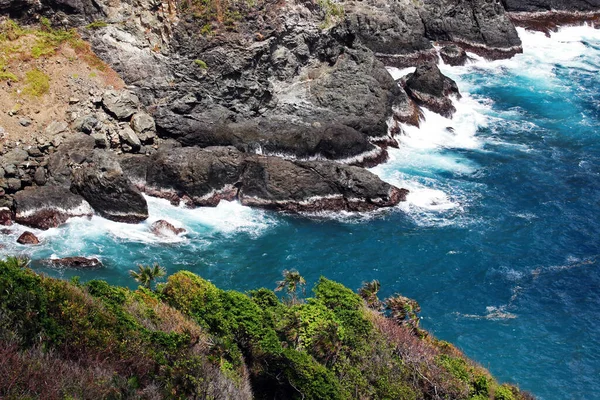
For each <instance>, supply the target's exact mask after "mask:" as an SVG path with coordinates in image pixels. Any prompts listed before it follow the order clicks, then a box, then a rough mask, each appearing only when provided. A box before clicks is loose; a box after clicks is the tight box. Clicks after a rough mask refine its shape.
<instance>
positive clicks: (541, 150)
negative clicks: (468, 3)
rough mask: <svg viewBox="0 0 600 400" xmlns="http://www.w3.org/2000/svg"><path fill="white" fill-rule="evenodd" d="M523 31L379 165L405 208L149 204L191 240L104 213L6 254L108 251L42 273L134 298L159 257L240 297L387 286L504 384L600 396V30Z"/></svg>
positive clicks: (554, 395) (9, 240) (458, 74)
mask: <svg viewBox="0 0 600 400" xmlns="http://www.w3.org/2000/svg"><path fill="white" fill-rule="evenodd" d="M520 33H521V35H522V38H523V40H524V44H525V54H524V55H520V56H517V57H515V58H514V59H512V60H508V61H498V62H493V63H490V62H484V61H477V62H474V63H473V64H471V65H469V66H466V67H460V68H449V67H443V70H444V72H445V73H447V74H448V75H450V76H452V77H454V78H455V79H456V80H457V82H458V84H459V87H460V89H461V91H462V92H463V94H464V97H463V99H462V100H461V101H460V102H458V103H457V108H458V112H457V114H456V115H455V117H454V119H453V120H452V121H449V120H444V119H443V118H441V117H438V116H435V115H432V114H430V113H426V117H427V120H426V121H425V122H424V123H423V124H422V126H421V128H420V129H414V128H407V129H406V135H405V136H403V137H402V138H401V140H402V145H401V148H400V149H398V150H393V151H392V154H391V160H390V162H388V163H386V164H384V165H381V166H379V167H377V168H374V169H373V171H374V172H376V173H377V174H379V175H380V176H381V177H382V178H384V179H386V180H388V181H390V182H392V183H396V184H398V185H403V186H405V187H408V188H409V189H411V195H410V197H409V201H408V202H407V203H406V204H403V205H402V206H401V207H399V208H398V209H396V210H394V211H391V212H385V213H381V214H378V215H374V216H373V215H371V216H360V215H343V216H337V217H335V218H334V217H332V216H314V217H311V218H306V217H292V216H283V215H278V214H273V213H268V212H263V211H257V210H250V209H247V208H244V207H241V206H240V205H238V204H226V203H224V204H221V205H220V206H219V207H218V208H216V209H199V210H192V211H190V210H183V209H179V208H174V207H171V206H169V205H168V203H166V202H163V201H161V200H151V201H150V206H151V215H152V219H153V220H156V219H158V218H167V219H169V220H171V221H173V222H174V223H177V224H180V225H183V226H185V227H186V228H187V229H188V230H189V231H190V233H189V234H188V236H187V237H186V238H185V239H183V240H173V242H172V243H169V242H165V241H163V242H160V241H157V239H156V238H154V237H153V236H152V235H151V234H149V233H147V224H141V225H139V226H135V227H132V226H129V225H123V224H116V223H112V222H109V221H106V220H103V219H100V218H94V219H92V221H87V220H74V221H72V222H70V223H69V224H68V225H66V226H65V227H61V228H59V229H53V230H50V231H47V232H44V233H40V236H41V237H42V238H43V239H44V244H43V245H42V246H39V247H37V248H36V249H35V250H33V251H32V250H31V249H26V248H25V247H20V246H18V245H14V244H13V242H14V239H15V235H16V234H17V233H18V230H19V228H17V231H16V232H15V234H13V235H10V236H5V237H4V238H3V239H2V240H3V241H4V242H6V244H7V247H6V248H5V249H3V250H2V251H3V252H4V253H7V254H8V253H12V252H15V251H16V252H21V251H28V252H30V253H29V254H30V255H31V256H32V257H33V258H42V257H50V256H68V255H96V256H100V257H101V258H102V260H103V261H104V263H105V265H106V268H104V269H101V270H96V271H87V272H84V271H76V272H72V271H63V270H49V269H44V268H41V267H39V266H38V268H39V269H40V270H42V271H44V272H47V273H49V274H51V275H55V276H62V277H69V276H72V275H79V276H81V277H82V279H84V280H87V279H92V278H102V279H107V280H108V281H110V282H111V283H115V284H121V285H128V286H132V287H133V286H134V282H132V281H131V279H130V278H129V277H128V276H127V271H128V270H129V269H132V268H134V267H135V265H136V264H137V263H144V264H148V263H151V262H154V261H157V262H159V263H161V264H162V265H164V266H165V267H167V269H168V271H169V272H170V273H172V272H175V271H176V270H179V269H188V270H191V271H193V272H196V273H198V274H200V275H201V276H203V277H205V278H208V279H210V280H212V281H213V282H214V283H215V284H217V285H219V286H220V287H223V288H232V289H238V290H246V289H252V288H257V287H261V286H266V287H269V288H274V286H275V281H277V280H278V279H279V278H280V275H281V271H282V270H283V269H291V268H296V269H298V270H299V271H300V272H301V273H302V274H303V275H304V276H305V277H306V278H307V280H308V281H309V284H310V285H312V284H313V283H314V282H315V281H316V280H317V279H318V278H319V276H321V275H325V276H327V277H329V278H331V279H335V280H338V281H340V282H342V283H344V284H346V285H347V286H349V287H351V288H354V289H356V288H358V287H359V286H360V284H361V282H363V281H366V280H371V279H379V280H380V281H381V283H382V287H383V290H382V291H383V296H387V295H391V294H393V293H394V292H400V293H402V294H404V295H406V296H409V297H412V298H415V299H416V300H417V301H419V303H420V304H421V306H422V310H423V312H422V316H423V326H424V327H425V328H427V329H429V330H431V331H432V332H433V333H434V334H435V335H436V336H438V337H439V338H441V339H445V340H448V341H450V342H452V343H454V344H456V345H458V346H459V347H460V348H461V349H463V350H464V351H465V353H466V354H467V355H468V356H470V357H472V358H474V359H475V360H477V361H478V362H480V363H481V364H482V365H484V366H486V367H488V368H489V369H490V370H491V372H492V373H493V374H495V376H497V377H498V378H499V379H500V380H501V381H509V382H513V383H517V384H518V385H519V386H520V387H521V388H523V389H526V390H529V391H531V392H532V393H533V394H535V395H536V396H538V397H539V398H541V399H548V400H549V399H600V394H599V393H598V392H597V388H598V387H600V292H599V289H600V269H599V267H600V218H598V215H599V211H600V74H599V73H598V71H599V69H600V32H599V31H595V30H593V29H591V28H569V29H566V30H563V31H561V32H560V33H558V34H555V35H554V36H553V37H552V38H546V37H544V36H543V35H541V34H533V33H526V32H524V31H520ZM395 73H400V72H399V71H395ZM447 126H452V127H453V128H454V129H455V133H451V132H448V131H447V130H445V128H446V127H447ZM34 265H35V264H34Z"/></svg>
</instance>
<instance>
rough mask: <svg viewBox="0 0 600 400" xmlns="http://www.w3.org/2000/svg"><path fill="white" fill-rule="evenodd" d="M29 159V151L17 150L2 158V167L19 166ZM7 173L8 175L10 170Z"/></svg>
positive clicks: (0, 160)
mask: <svg viewBox="0 0 600 400" xmlns="http://www.w3.org/2000/svg"><path fill="white" fill-rule="evenodd" d="M28 158H29V153H27V151H25V150H23V149H20V148H16V149H13V150H11V151H9V152H7V153H6V154H4V155H3V156H2V157H0V165H2V166H3V167H4V166H10V165H19V164H22V163H24V162H25V161H27V159H28ZM5 169H7V168H5ZM6 172H7V174H8V170H7V171H6Z"/></svg>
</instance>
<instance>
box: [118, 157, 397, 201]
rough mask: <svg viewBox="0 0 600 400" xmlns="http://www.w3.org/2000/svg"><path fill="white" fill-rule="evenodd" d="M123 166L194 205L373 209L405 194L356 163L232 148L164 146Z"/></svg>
mask: <svg viewBox="0 0 600 400" xmlns="http://www.w3.org/2000/svg"><path fill="white" fill-rule="evenodd" d="M121 164H122V165H123V169H124V170H125V171H127V173H128V174H129V176H130V178H131V180H132V181H134V182H135V183H136V184H137V185H138V187H139V188H140V189H141V190H143V191H145V192H146V193H148V194H151V195H154V196H159V197H163V198H167V199H169V200H171V201H172V202H174V203H178V202H179V201H180V200H183V201H185V202H186V203H188V205H195V206H214V205H217V204H218V203H219V201H220V200H233V199H235V198H237V199H239V201H240V202H241V203H242V204H244V205H248V206H253V207H262V208H270V209H276V210H282V211H294V212H299V211H339V210H349V211H371V210H375V209H378V208H382V207H390V206H393V205H396V204H398V203H399V202H400V201H403V200H405V197H406V194H407V193H408V191H406V190H404V189H398V188H396V187H393V186H391V185H389V184H387V183H385V182H383V181H381V180H380V179H379V178H378V177H377V176H375V175H374V174H372V173H371V172H369V171H366V170H364V169H362V168H359V167H351V166H344V165H340V164H337V163H333V162H329V161H322V162H319V161H313V162H300V161H296V162H293V161H289V160H284V159H282V158H279V157H269V156H259V155H252V154H245V153H241V152H239V151H237V150H236V149H234V148H232V147H209V148H205V149H199V148H194V147H184V148H166V149H160V150H159V151H158V152H157V153H156V154H155V155H153V156H150V157H143V156H125V157H123V158H122V159H121Z"/></svg>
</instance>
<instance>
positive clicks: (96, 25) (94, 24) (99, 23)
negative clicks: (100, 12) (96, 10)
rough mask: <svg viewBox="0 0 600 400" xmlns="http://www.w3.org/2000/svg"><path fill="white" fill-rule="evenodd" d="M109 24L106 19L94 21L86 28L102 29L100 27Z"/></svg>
mask: <svg viewBox="0 0 600 400" xmlns="http://www.w3.org/2000/svg"><path fill="white" fill-rule="evenodd" d="M107 26H108V24H107V23H106V22H104V21H94V22H92V23H91V24H88V25H87V26H86V27H85V28H86V29H100V28H105V27H107Z"/></svg>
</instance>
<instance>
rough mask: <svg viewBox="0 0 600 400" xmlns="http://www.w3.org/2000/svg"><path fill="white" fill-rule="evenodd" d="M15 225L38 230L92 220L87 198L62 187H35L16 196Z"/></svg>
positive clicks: (91, 211) (92, 212)
mask: <svg viewBox="0 0 600 400" xmlns="http://www.w3.org/2000/svg"><path fill="white" fill-rule="evenodd" d="M14 212H15V213H14V214H15V221H16V222H18V223H20V224H23V225H26V226H30V227H32V228H38V229H49V228H54V227H57V226H59V225H62V224H64V223H65V222H66V221H67V220H68V219H69V218H71V217H84V216H88V217H89V216H92V215H93V214H94V211H93V210H92V208H91V207H90V205H89V204H88V202H87V201H85V200H84V199H83V197H81V196H78V195H76V194H73V193H71V192H70V191H69V190H68V189H66V188H64V187H61V186H42V187H32V188H29V189H28V190H22V191H20V192H18V193H17V194H15V196H14Z"/></svg>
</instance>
